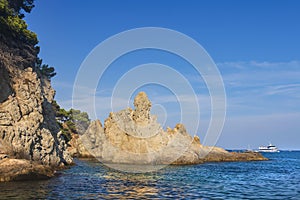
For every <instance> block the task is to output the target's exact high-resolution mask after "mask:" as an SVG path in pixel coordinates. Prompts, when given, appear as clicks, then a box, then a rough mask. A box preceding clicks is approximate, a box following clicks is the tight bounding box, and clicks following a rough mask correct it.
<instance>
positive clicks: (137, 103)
mask: <svg viewBox="0 0 300 200" xmlns="http://www.w3.org/2000/svg"><path fill="white" fill-rule="evenodd" d="M134 107H135V110H134V112H133V116H132V119H133V120H134V121H135V122H136V123H137V124H139V125H146V124H148V123H149V121H150V109H151V102H150V100H149V99H148V96H147V94H146V93H145V92H140V93H138V94H137V95H136V97H135V98H134Z"/></svg>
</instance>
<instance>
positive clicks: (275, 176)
mask: <svg viewBox="0 0 300 200" xmlns="http://www.w3.org/2000/svg"><path fill="white" fill-rule="evenodd" d="M264 155H265V156H266V157H268V158H270V159H271V160H270V161H263V162H235V163H206V164H202V165H194V166H177V167H176V166H171V167H167V168H164V169H162V170H160V171H158V172H155V173H146V174H128V173H121V172H117V171H115V170H112V169H109V168H107V167H104V166H103V165H101V164H100V163H98V162H96V161H92V160H76V163H77V165H76V166H74V167H72V168H70V169H68V170H65V171H63V172H61V174H60V175H59V176H57V177H54V178H52V179H50V180H46V181H27V182H14V183H0V199H11V198H12V199H118V198H121V199H125V198H136V199H148V198H151V199H155V198H157V199H158V198H163V199H168V198H176V199H181V198H186V199H297V200H298V199H300V152H299V151H298V152H280V153H266V154H264Z"/></svg>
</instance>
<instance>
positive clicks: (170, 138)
mask: <svg viewBox="0 0 300 200" xmlns="http://www.w3.org/2000/svg"><path fill="white" fill-rule="evenodd" d="M134 106H135V109H134V110H133V109H131V108H127V109H125V110H122V111H119V112H116V113H110V115H109V117H108V118H107V119H106V120H105V122H104V126H102V124H101V123H100V121H98V120H97V121H94V122H92V123H91V124H90V126H89V128H88V129H87V131H86V133H85V134H84V135H82V136H81V137H80V139H81V143H78V144H80V145H79V146H80V147H81V148H80V149H83V148H82V146H84V147H85V148H86V149H87V150H88V152H89V153H90V154H91V155H92V156H94V157H96V158H97V159H99V160H101V161H102V162H104V163H107V164H112V163H113V164H114V163H117V164H151V165H155V164H159V165H160V164H198V163H202V162H209V161H246V160H264V159H265V158H264V157H262V156H261V155H260V154H254V153H248V154H242V153H239V154H237V153H230V152H228V151H225V150H224V149H222V148H218V147H208V146H203V145H201V143H200V139H199V138H198V137H197V136H195V137H192V136H190V135H189V134H188V133H187V131H186V129H185V127H184V125H183V124H177V125H176V126H175V128H173V129H171V128H167V130H166V131H165V130H163V129H162V127H161V126H160V124H159V123H158V122H157V121H156V117H155V116H153V115H151V114H150V108H151V102H150V101H149V99H148V97H147V95H146V94H145V93H144V92H141V93H139V94H138V95H137V96H136V97H135V100H134ZM78 152H79V154H80V151H78ZM82 152H84V154H85V155H86V150H84V151H82Z"/></svg>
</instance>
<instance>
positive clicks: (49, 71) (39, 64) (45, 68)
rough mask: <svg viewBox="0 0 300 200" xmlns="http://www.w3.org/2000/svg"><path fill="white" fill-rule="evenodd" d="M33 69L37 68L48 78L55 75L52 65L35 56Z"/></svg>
mask: <svg viewBox="0 0 300 200" xmlns="http://www.w3.org/2000/svg"><path fill="white" fill-rule="evenodd" d="M35 69H36V70H39V71H40V72H41V74H42V75H43V76H45V77H47V78H48V79H49V80H50V79H51V78H52V77H54V76H55V75H56V72H55V69H54V67H50V66H49V65H47V64H43V60H42V59H40V58H37V60H36V63H35Z"/></svg>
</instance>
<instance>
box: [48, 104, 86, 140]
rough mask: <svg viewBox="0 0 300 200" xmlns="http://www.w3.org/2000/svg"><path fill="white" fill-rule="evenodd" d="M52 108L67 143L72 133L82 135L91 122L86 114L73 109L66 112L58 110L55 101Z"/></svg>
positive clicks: (61, 109) (58, 107)
mask: <svg viewBox="0 0 300 200" xmlns="http://www.w3.org/2000/svg"><path fill="white" fill-rule="evenodd" d="M52 106H53V109H54V111H55V114H56V120H57V123H58V124H59V125H60V127H61V131H62V133H63V136H64V137H65V139H66V141H67V142H68V141H69V140H70V138H71V134H72V133H75V134H83V133H84V132H85V131H86V129H87V128H88V126H89V124H90V121H91V120H90V119H89V115H88V114H87V113H86V112H82V111H80V110H75V109H73V108H71V109H70V110H68V111H66V110H65V109H63V108H60V106H59V105H58V104H57V102H56V101H53V102H52Z"/></svg>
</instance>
